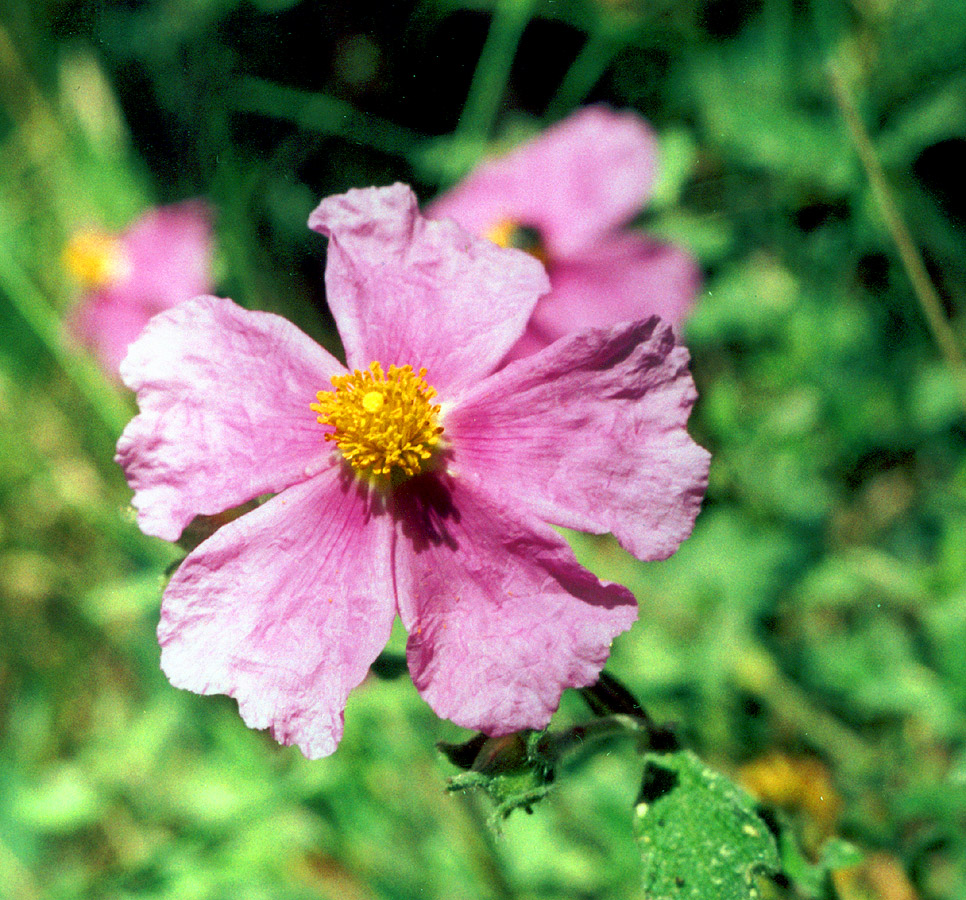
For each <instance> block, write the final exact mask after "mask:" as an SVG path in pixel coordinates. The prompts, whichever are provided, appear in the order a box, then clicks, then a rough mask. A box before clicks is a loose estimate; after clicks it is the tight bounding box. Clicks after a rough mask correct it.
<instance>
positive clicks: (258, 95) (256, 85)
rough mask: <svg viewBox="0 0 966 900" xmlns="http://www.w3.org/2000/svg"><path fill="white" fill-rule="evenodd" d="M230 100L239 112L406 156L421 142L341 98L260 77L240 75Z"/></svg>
mask: <svg viewBox="0 0 966 900" xmlns="http://www.w3.org/2000/svg"><path fill="white" fill-rule="evenodd" d="M231 104H232V106H233V107H234V108H235V109H237V110H240V111H241V112H247V113H255V114H257V115H260V116H270V117H272V118H274V119H285V120H287V121H290V122H293V123H294V124H296V125H298V126H299V127H300V128H304V129H306V130H307V131H318V132H321V133H323V134H330V135H334V136H337V137H342V138H345V139H346V140H349V141H353V142H355V143H357V144H362V145H364V146H366V147H372V148H373V149H374V150H379V151H380V152H382V153H388V154H390V155H392V156H408V155H409V154H411V153H412V151H413V149H414V148H415V146H416V145H417V144H418V143H419V142H420V137H419V135H417V134H416V133H415V132H413V131H410V130H409V129H408V128H403V127H402V126H401V125H396V124H395V123H394V122H390V121H389V120H387V119H380V118H378V117H376V116H370V115H368V114H367V113H364V112H361V111H360V110H358V109H356V108H355V107H354V106H353V105H352V104H351V103H346V102H345V101H344V100H339V99H337V98H336V97H330V96H328V95H327V94H319V93H310V92H308V91H300V90H298V89H297V88H290V87H286V86H285V85H282V84H276V83H275V82H273V81H266V80H265V79H263V78H242V79H241V80H240V81H239V83H238V86H237V89H236V90H234V91H233V92H232V95H231Z"/></svg>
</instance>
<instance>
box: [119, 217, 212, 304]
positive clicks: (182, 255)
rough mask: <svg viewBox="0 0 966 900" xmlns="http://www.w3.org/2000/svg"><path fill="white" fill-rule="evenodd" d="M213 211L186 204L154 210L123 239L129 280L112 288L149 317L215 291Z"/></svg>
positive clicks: (138, 221)
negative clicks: (139, 306)
mask: <svg viewBox="0 0 966 900" xmlns="http://www.w3.org/2000/svg"><path fill="white" fill-rule="evenodd" d="M211 220H212V213H211V209H210V207H209V206H208V205H207V204H206V203H205V202H204V201H203V200H187V201H185V202H183V203H174V204H171V205H169V206H160V207H157V208H155V209H152V210H150V211H149V212H147V213H146V214H145V215H143V216H142V217H141V218H140V219H138V220H137V221H136V222H135V223H134V224H133V225H132V226H131V227H130V228H129V229H128V230H127V231H126V232H125V233H124V236H123V238H122V243H123V246H124V250H125V252H126V254H127V256H128V260H129V262H130V268H129V270H128V272H129V274H128V277H127V278H126V279H125V280H124V282H123V283H122V284H120V285H118V286H117V287H116V288H114V291H115V292H117V293H119V294H124V295H125V296H126V298H127V299H128V300H129V301H130V302H132V303H133V302H137V303H141V304H143V305H144V306H145V307H147V308H148V309H150V310H151V311H152V312H151V314H152V315H153V313H156V312H161V310H163V309H167V308H168V307H170V306H174V304H175V303H181V302H182V301H183V300H190V299H191V298H192V297H197V296H198V295H199V294H207V293H209V292H210V291H211V285H212V278H211V228H212V225H211Z"/></svg>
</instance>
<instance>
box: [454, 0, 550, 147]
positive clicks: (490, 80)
mask: <svg viewBox="0 0 966 900" xmlns="http://www.w3.org/2000/svg"><path fill="white" fill-rule="evenodd" d="M533 6H534V0H497V3H496V8H495V9H494V11H493V19H492V20H491V21H490V30H489V32H488V33H487V36H486V42H485V43H484V44H483V49H482V51H480V58H479V60H478V61H477V63H476V71H475V72H474V73H473V81H472V82H471V83H470V90H469V93H468V94H467V96H466V103H465V104H464V106H463V112H462V114H461V115H460V121H459V125H457V127H456V137H457V138H458V139H461V140H467V141H483V140H486V139H487V138H488V137H489V136H490V135H491V134H492V133H493V127H494V125H495V124H496V117H497V113H498V112H499V109H500V104H501V103H502V102H503V96H504V94H505V93H506V85H507V81H508V80H509V78H510V68H511V67H512V65H513V58H514V56H516V52H517V46H518V45H519V43H520V38H521V37H522V36H523V30H524V29H525V28H526V27H527V23H528V22H529V21H530V18H531V16H532V14H533Z"/></svg>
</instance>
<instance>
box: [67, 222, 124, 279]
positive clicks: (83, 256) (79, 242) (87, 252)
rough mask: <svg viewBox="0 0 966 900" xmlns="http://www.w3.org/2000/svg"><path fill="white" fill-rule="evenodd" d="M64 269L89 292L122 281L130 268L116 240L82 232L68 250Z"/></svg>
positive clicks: (77, 234)
mask: <svg viewBox="0 0 966 900" xmlns="http://www.w3.org/2000/svg"><path fill="white" fill-rule="evenodd" d="M61 258H62V260H63V263H64V268H66V269H67V271H68V272H70V274H71V275H72V276H73V277H74V278H75V279H77V281H79V282H80V283H81V284H82V285H83V286H84V287H85V288H102V287H106V286H107V285H109V284H111V283H112V282H114V281H117V280H118V279H120V278H121V277H122V276H123V274H124V268H125V266H126V264H127V262H126V259H125V254H124V250H123V249H122V247H121V244H120V241H118V239H117V238H116V237H113V236H112V235H110V234H107V233H105V232H103V231H96V230H93V229H83V230H81V231H78V232H77V233H76V234H75V235H74V236H73V237H72V238H71V239H70V240H69V241H68V242H67V245H66V246H65V247H64V251H63V254H62V257H61Z"/></svg>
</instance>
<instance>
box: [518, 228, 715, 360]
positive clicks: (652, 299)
mask: <svg viewBox="0 0 966 900" xmlns="http://www.w3.org/2000/svg"><path fill="white" fill-rule="evenodd" d="M549 273H550V284H551V290H550V293H549V294H547V295H546V296H545V297H542V298H541V299H540V302H539V303H538V304H537V308H536V309H535V310H534V312H533V316H532V317H531V318H530V321H529V323H528V324H527V330H526V332H525V333H524V336H523V338H521V340H520V341H518V342H517V344H516V345H515V346H514V347H513V349H512V350H511V351H510V353H509V354H508V359H519V358H520V357H522V356H527V355H529V354H530V353H533V352H534V351H536V350H538V349H542V348H543V347H546V346H547V345H548V344H550V343H552V342H553V341H555V340H557V339H558V338H561V337H563V336H564V335H565V334H570V333H571V332H573V331H579V330H582V329H585V328H594V327H601V326H606V325H617V324H618V323H620V322H629V321H632V320H639V319H646V318H648V317H650V316H660V317H661V318H662V319H663V320H664V321H665V322H668V323H670V324H671V325H673V326H675V328H677V327H679V326H680V325H681V324H683V322H684V319H685V317H686V316H687V314H688V312H689V311H690V308H691V304H692V303H693V302H694V298H695V295H696V294H697V292H698V289H699V286H700V283H701V273H700V270H699V269H698V266H697V263H696V262H695V261H694V259H693V258H692V257H691V256H690V255H689V254H688V253H687V252H686V251H684V250H682V249H681V248H680V247H675V246H674V245H672V244H662V243H660V242H659V241H655V240H651V239H650V238H646V237H644V236H643V235H638V234H631V233H625V234H621V235H618V236H615V237H612V238H605V239H604V240H603V241H601V243H599V244H596V245H595V246H594V247H592V248H591V249H588V250H585V251H584V252H583V253H582V254H580V255H579V256H575V257H570V258H569V259H561V260H556V261H554V262H553V263H552V264H551V265H550V266H549Z"/></svg>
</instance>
